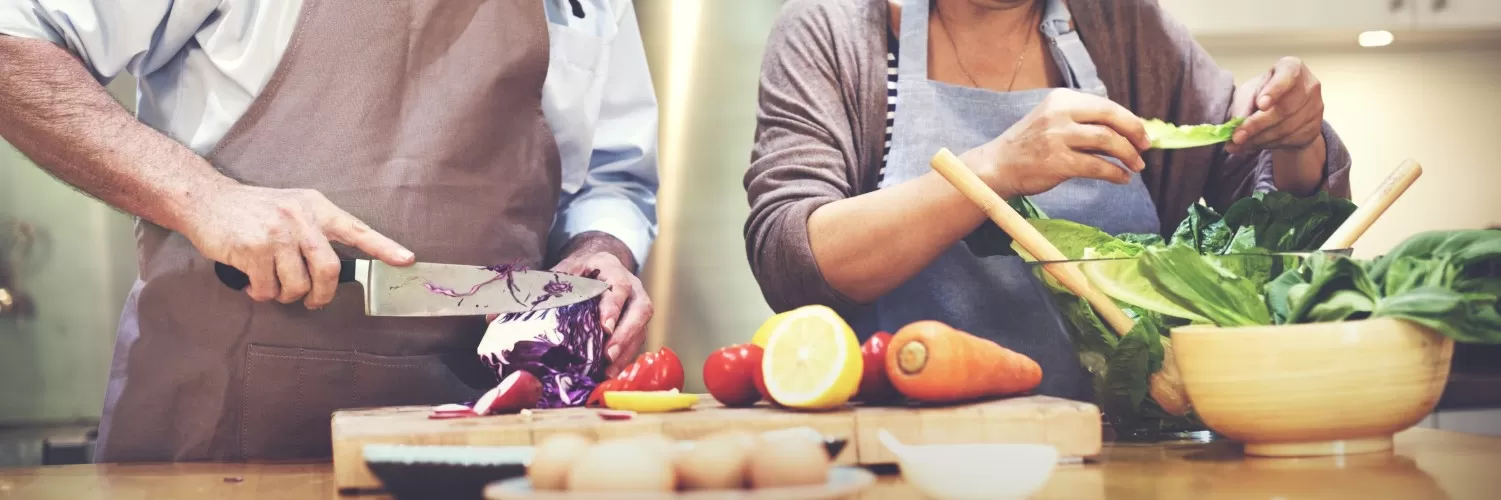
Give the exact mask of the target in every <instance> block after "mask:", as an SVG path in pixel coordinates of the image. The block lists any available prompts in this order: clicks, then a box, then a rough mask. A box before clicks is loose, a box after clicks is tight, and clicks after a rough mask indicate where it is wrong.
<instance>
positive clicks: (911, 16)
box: [896, 0, 929, 82]
mask: <svg viewBox="0 0 1501 500" xmlns="http://www.w3.org/2000/svg"><path fill="white" fill-rule="evenodd" d="M928 2H929V0H902V24H901V31H899V32H898V33H897V38H898V39H899V40H901V45H900V47H898V51H899V52H901V53H900V54H897V55H896V57H897V59H896V63H897V70H896V74H897V78H898V79H899V81H914V82H915V81H921V80H927V79H928Z"/></svg>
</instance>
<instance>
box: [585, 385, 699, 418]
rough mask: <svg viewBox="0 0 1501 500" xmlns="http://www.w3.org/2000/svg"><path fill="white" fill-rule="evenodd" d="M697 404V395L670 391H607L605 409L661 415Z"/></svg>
mask: <svg viewBox="0 0 1501 500" xmlns="http://www.w3.org/2000/svg"><path fill="white" fill-rule="evenodd" d="M695 404H698V395H697V394H683V393H680V392H678V391H677V390H676V389H674V390H671V391H607V392H605V407H606V408H609V409H612V410H625V411H633V412H636V413H662V412H669V411H678V410H686V409H689V408H692V407H693V405H695Z"/></svg>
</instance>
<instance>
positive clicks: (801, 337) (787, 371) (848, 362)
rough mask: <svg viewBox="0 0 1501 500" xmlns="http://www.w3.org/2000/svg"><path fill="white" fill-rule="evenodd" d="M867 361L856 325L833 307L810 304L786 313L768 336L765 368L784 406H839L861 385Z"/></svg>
mask: <svg viewBox="0 0 1501 500" xmlns="http://www.w3.org/2000/svg"><path fill="white" fill-rule="evenodd" d="M863 369H864V361H863V360H862V358H861V356H860V341H859V340H858V339H856V338H855V331H854V330H853V329H851V328H850V326H849V324H848V323H845V322H844V319H843V318H840V317H839V314H838V313H835V312H834V310H833V309H829V308H828V307H824V306H807V307H803V308H799V309H795V310H792V311H788V312H786V313H783V315H782V317H781V318H780V319H779V320H778V322H777V324H776V325H775V326H774V327H773V328H772V330H771V333H770V335H768V338H767V340H766V353H765V355H764V356H763V357H762V358H761V371H762V373H763V376H764V377H765V379H766V391H767V392H769V393H771V397H772V399H774V400H776V401H777V403H780V404H781V405H782V406H786V407H788V408H797V409H804V410H826V409H831V408H837V407H839V406H841V405H843V404H845V403H847V402H849V400H850V399H851V398H853V397H854V396H855V393H856V392H857V391H859V389H860V374H861V372H862V370H863Z"/></svg>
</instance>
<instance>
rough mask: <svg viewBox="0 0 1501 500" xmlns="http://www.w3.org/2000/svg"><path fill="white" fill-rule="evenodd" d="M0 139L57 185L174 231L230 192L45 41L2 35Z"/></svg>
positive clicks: (222, 180)
mask: <svg viewBox="0 0 1501 500" xmlns="http://www.w3.org/2000/svg"><path fill="white" fill-rule="evenodd" d="M0 137H3V138H4V139H5V140H7V141H9V142H10V143H11V144H12V145H14V146H15V147H16V148H17V149H19V150H20V151H21V152H22V153H24V154H25V155H26V156H28V157H30V158H31V159H32V161H34V162H36V163H37V165H39V166H41V167H42V169H43V170H46V171H47V172H49V173H51V174H52V175H53V176H55V177H57V178H58V179H60V180H62V181H63V182H66V183H68V184H71V185H72V186H74V187H76V188H78V189H79V190H82V191H83V192H84V193H87V194H89V195H91V196H93V197H95V198H98V199H99V200H101V201H103V202H105V203H107V204H109V205H111V206H114V207H115V208H118V209H120V210H124V211H126V212H129V213H131V214H134V215H137V216H140V217H142V218H144V219H146V220H149V221H151V222H153V223H156V224H159V225H162V226H164V227H167V228H169V229H173V230H177V231H182V230H183V226H184V224H185V220H184V214H187V213H191V212H192V211H193V209H194V207H195V205H197V204H198V203H200V202H201V200H202V199H203V198H204V197H205V196H207V195H208V194H209V193H211V192H212V191H213V190H214V189H216V188H218V187H220V186H224V185H230V184H233V181H232V180H230V179H229V178H228V177H225V176H224V175H222V174H220V173H219V172H218V171H217V170H215V169H214V168H213V166H211V165H210V164H209V163H208V161H207V160H204V159H203V158H201V157H199V156H198V155H197V154H196V153H194V152H193V151H192V150H191V149H188V148H187V147H186V146H183V145H182V144H180V143H178V142H176V141H174V140H172V139H171V138H169V137H166V136H165V135H162V134H161V133H160V132H157V131H156V130H154V129H152V128H151V127H148V126H146V125H145V124H143V123H141V122H140V121H139V120H137V119H136V118H135V117H134V116H131V114H130V113H129V112H128V111H126V110H125V109H124V108H123V107H121V106H120V105H119V103H117V102H115V100H114V99H113V98H112V97H110V95H109V93H108V92H106V91H105V90H104V87H102V86H100V85H99V84H98V82H96V81H94V79H93V77H92V76H91V75H90V74H89V72H88V71H87V70H86V69H85V68H84V67H83V65H82V64H80V63H79V62H78V60H77V59H75V58H74V57H73V56H72V55H71V54H69V53H68V52H67V51H65V50H63V49H62V48H60V47H58V46H56V45H53V44H52V43H49V42H46V41H41V40H29V39H22V38H14V37H9V36H3V35H0Z"/></svg>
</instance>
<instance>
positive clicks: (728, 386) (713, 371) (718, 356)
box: [704, 344, 762, 406]
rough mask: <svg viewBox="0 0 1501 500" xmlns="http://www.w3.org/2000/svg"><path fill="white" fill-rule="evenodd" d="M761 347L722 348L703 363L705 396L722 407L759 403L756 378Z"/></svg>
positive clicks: (736, 346)
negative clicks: (715, 400) (707, 393)
mask: <svg viewBox="0 0 1501 500" xmlns="http://www.w3.org/2000/svg"><path fill="white" fill-rule="evenodd" d="M761 354H762V350H761V347H760V346H758V345H755V344H738V345H732V346H728V347H722V348H720V349H719V350H717V351H714V352H713V353H711V354H709V359H707V360H705V361H704V385H705V386H707V387H708V389H709V395H711V396H714V399H717V400H719V402H720V403H721V404H723V405H725V406H750V405H753V404H756V402H757V401H760V400H761V391H760V390H758V389H757V385H758V384H757V383H756V374H757V373H759V372H760V366H761Z"/></svg>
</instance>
